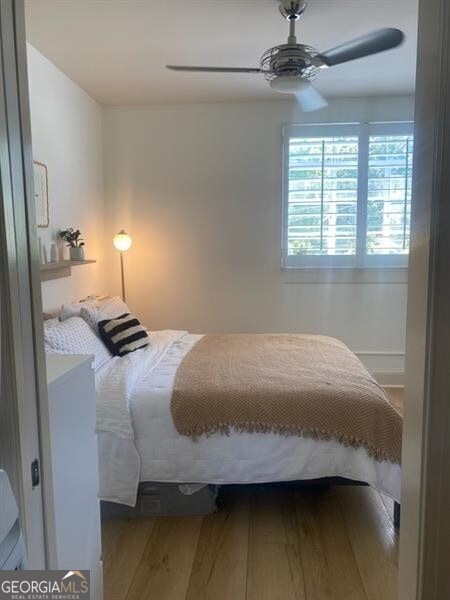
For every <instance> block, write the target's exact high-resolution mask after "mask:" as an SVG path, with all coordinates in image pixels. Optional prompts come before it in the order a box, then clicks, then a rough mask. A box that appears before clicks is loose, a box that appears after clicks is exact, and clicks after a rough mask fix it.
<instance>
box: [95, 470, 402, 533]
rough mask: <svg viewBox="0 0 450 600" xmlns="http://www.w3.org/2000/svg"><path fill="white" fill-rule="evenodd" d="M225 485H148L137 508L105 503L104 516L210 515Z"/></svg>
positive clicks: (317, 482)
mask: <svg viewBox="0 0 450 600" xmlns="http://www.w3.org/2000/svg"><path fill="white" fill-rule="evenodd" d="M225 485H227V484H224V485H220V486H216V485H208V486H206V487H205V488H203V489H202V490H200V491H199V492H196V493H195V494H193V495H192V496H184V495H183V494H182V493H181V492H180V491H179V486H178V484H177V483H153V482H145V483H141V484H140V486H139V495H138V500H137V503H136V506H135V507H134V508H130V507H128V506H124V505H121V504H115V503H112V502H105V501H102V502H101V509H102V517H104V518H114V517H124V518H132V517H144V516H164V515H208V514H212V513H214V512H215V511H216V510H217V504H216V500H217V497H218V495H219V488H221V487H225ZM246 485H255V486H260V487H272V488H284V489H286V488H290V489H303V490H304V489H308V488H311V489H314V490H320V491H326V490H327V489H329V488H330V487H331V486H332V485H358V486H361V485H363V486H367V485H368V484H367V483H365V482H363V481H354V480H352V479H346V478H344V477H321V478H318V479H302V480H298V481H278V482H271V483H253V484H251V483H250V484H246ZM394 526H395V527H397V528H398V527H400V504H398V502H395V503H394Z"/></svg>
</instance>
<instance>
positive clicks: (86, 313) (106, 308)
mask: <svg viewBox="0 0 450 600" xmlns="http://www.w3.org/2000/svg"><path fill="white" fill-rule="evenodd" d="M129 313H130V309H129V308H128V306H127V305H126V304H125V302H124V301H123V300H122V299H121V298H119V296H114V297H113V298H109V299H108V300H105V302H101V303H100V304H99V305H97V306H83V307H82V308H81V311H80V317H82V318H83V319H84V320H85V321H86V323H87V324H88V325H89V326H90V327H92V329H93V330H94V331H95V332H96V333H97V332H98V324H99V323H100V321H104V320H106V319H117V317H121V316H122V315H125V314H129Z"/></svg>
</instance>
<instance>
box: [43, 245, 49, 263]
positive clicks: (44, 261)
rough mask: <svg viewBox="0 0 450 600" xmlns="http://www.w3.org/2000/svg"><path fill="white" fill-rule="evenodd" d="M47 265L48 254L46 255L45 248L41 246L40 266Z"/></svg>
mask: <svg viewBox="0 0 450 600" xmlns="http://www.w3.org/2000/svg"><path fill="white" fill-rule="evenodd" d="M47 263H48V254H47V246H46V245H45V244H42V264H43V265H46V264H47Z"/></svg>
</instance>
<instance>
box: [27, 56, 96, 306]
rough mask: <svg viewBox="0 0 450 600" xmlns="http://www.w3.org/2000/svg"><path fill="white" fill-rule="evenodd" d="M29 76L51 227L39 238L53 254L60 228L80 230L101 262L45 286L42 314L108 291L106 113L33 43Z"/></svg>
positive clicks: (37, 150)
mask: <svg viewBox="0 0 450 600" xmlns="http://www.w3.org/2000/svg"><path fill="white" fill-rule="evenodd" d="M28 77H29V89H30V109H31V130H32V141H33V157H34V159H35V160H38V161H40V162H43V163H45V164H46V165H47V168H48V187H49V202H50V226H49V228H48V229H39V230H38V235H39V236H40V237H41V238H42V241H43V242H44V243H45V244H46V245H47V247H48V251H49V250H50V244H51V242H54V241H56V239H57V235H56V234H57V232H58V230H60V229H65V228H67V227H74V228H75V229H80V230H81V231H82V233H83V235H84V238H85V240H86V249H85V252H86V258H92V259H95V260H97V263H96V264H94V265H86V266H81V267H76V268H74V269H72V277H70V278H64V279H57V280H54V281H49V282H44V283H43V284H42V300H43V306H44V310H46V311H51V310H54V309H58V308H59V307H60V306H61V304H62V303H64V302H69V301H71V300H73V299H79V298H82V297H84V296H86V295H88V294H91V293H93V292H99V291H102V290H103V289H104V283H105V282H104V265H103V256H104V252H103V248H104V243H103V240H104V216H105V209H104V189H103V146H102V109H101V107H100V106H99V105H98V104H97V103H96V102H94V101H93V100H92V99H91V98H90V97H89V96H88V95H87V94H86V93H85V92H83V91H82V90H81V89H80V88H79V87H78V86H77V85H76V84H75V83H73V82H72V81H71V80H70V79H68V77H66V75H64V74H63V73H62V72H61V71H59V70H58V69H57V68H56V67H55V66H54V65H53V64H52V63H50V62H49V61H48V60H47V59H46V58H44V57H43V56H42V55H41V54H40V53H39V52H38V51H37V50H35V49H34V48H33V47H32V46H30V45H28ZM61 250H63V251H64V253H65V258H68V249H63V248H61Z"/></svg>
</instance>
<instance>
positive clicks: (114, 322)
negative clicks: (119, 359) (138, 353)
mask: <svg viewBox="0 0 450 600" xmlns="http://www.w3.org/2000/svg"><path fill="white" fill-rule="evenodd" d="M98 331H99V333H100V336H101V338H102V340H103V341H104V343H105V345H106V346H107V348H108V349H109V351H110V352H111V354H114V356H125V354H129V353H130V352H134V351H135V350H139V348H144V347H145V346H148V345H149V343H150V338H149V337H148V334H147V332H146V331H145V329H144V328H143V327H142V325H141V324H140V323H139V321H138V319H137V318H136V317H135V316H134V315H130V314H128V313H126V314H124V315H121V316H120V317H116V318H115V319H105V320H104V321H100V322H99V324H98Z"/></svg>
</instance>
